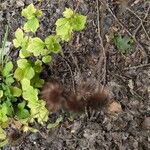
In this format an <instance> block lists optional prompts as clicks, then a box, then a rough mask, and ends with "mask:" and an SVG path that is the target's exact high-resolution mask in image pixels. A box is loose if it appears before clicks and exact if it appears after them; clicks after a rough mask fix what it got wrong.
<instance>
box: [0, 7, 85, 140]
mask: <svg viewBox="0 0 150 150" xmlns="http://www.w3.org/2000/svg"><path fill="white" fill-rule="evenodd" d="M42 14H43V13H42V11H41V10H39V9H37V8H35V7H34V5H33V4H30V5H29V6H27V7H26V8H25V9H23V10H22V12H21V15H22V16H23V17H24V18H25V19H26V22H25V24H24V25H23V27H20V28H18V29H17V30H16V32H15V38H14V40H13V44H14V47H15V48H16V49H18V51H19V57H18V59H17V61H16V65H15V66H17V67H16V68H14V66H13V63H12V62H11V61H7V62H5V65H4V67H1V66H0V82H1V83H2V84H0V137H3V139H5V138H6V135H5V134H4V130H3V129H4V127H6V126H8V124H9V123H8V122H9V119H10V118H15V119H16V120H17V121H19V122H20V123H21V124H23V127H22V129H23V130H24V131H28V130H32V131H35V130H33V129H32V128H31V127H29V126H28V124H29V123H33V122H36V121H38V123H40V124H43V123H44V122H46V121H47V120H48V110H47V109H46V107H45V101H43V100H41V99H40V98H39V91H40V88H41V87H42V85H43V83H44V80H43V79H42V78H41V77H40V74H41V72H42V70H43V64H46V63H50V62H51V61H52V58H53V55H54V54H57V53H59V52H60V51H61V49H62V47H61V44H60V43H61V41H62V42H64V41H69V40H70V39H71V37H72V34H73V31H81V30H83V29H84V28H85V23H86V16H83V15H80V14H78V13H76V12H74V11H73V10H71V9H70V8H66V10H65V11H64V13H63V18H60V19H58V20H57V21H56V34H53V35H49V36H47V37H45V38H44V39H40V38H39V37H37V36H35V34H34V33H35V32H36V31H37V30H38V28H39V26H40V21H39V18H40V17H41V16H42ZM61 120H62V119H61V118H60V120H58V121H57V122H56V124H54V126H57V125H58V124H59V122H61ZM49 128H50V125H49ZM0 140H1V139H0Z"/></svg>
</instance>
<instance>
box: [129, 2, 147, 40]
mask: <svg viewBox="0 0 150 150" xmlns="http://www.w3.org/2000/svg"><path fill="white" fill-rule="evenodd" d="M126 9H127V10H128V11H130V12H131V13H132V14H133V15H135V16H136V17H137V18H138V19H139V20H140V22H141V23H140V25H139V26H138V28H137V30H136V31H135V33H134V37H135V36H136V33H137V32H138V30H139V29H140V27H141V26H142V28H143V30H144V32H145V34H146V36H147V39H148V40H149V41H150V37H149V35H148V33H147V31H146V29H145V27H144V24H143V20H145V19H146V18H147V16H148V12H149V10H150V5H149V7H148V10H147V13H146V14H145V16H144V19H143V20H142V19H141V18H140V17H139V16H138V15H137V14H136V13H135V12H134V11H132V10H131V9H130V8H128V7H127V8H126Z"/></svg>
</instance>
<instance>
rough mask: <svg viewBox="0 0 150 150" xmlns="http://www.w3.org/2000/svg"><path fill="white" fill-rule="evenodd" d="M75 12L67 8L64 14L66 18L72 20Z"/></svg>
mask: <svg viewBox="0 0 150 150" xmlns="http://www.w3.org/2000/svg"><path fill="white" fill-rule="evenodd" d="M73 14H74V12H73V10H72V9H70V8H65V11H64V12H63V16H64V17H65V18H71V17H72V16H73Z"/></svg>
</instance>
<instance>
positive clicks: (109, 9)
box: [101, 1, 146, 56]
mask: <svg viewBox="0 0 150 150" xmlns="http://www.w3.org/2000/svg"><path fill="white" fill-rule="evenodd" d="M101 3H103V4H104V5H105V6H106V7H107V9H108V11H109V12H110V13H111V15H112V16H113V17H114V19H115V20H116V21H117V22H118V24H119V25H120V26H121V27H122V28H124V29H125V31H126V32H127V33H128V35H129V36H130V37H132V39H133V40H134V41H135V42H136V43H137V45H138V46H139V47H140V48H141V49H142V50H143V51H141V49H140V51H141V52H144V54H145V56H146V52H145V49H144V47H143V46H142V45H141V44H140V43H139V41H138V40H137V39H136V38H135V37H134V36H133V35H132V33H131V32H130V31H129V30H128V29H127V28H126V27H125V26H124V25H123V24H122V23H121V22H120V20H119V19H118V18H117V17H116V15H115V14H114V13H113V11H112V9H111V8H110V7H109V5H108V4H107V3H106V2H104V1H103V2H102V1H101Z"/></svg>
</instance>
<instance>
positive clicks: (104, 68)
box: [96, 0, 106, 88]
mask: <svg viewBox="0 0 150 150" xmlns="http://www.w3.org/2000/svg"><path fill="white" fill-rule="evenodd" d="M96 4H97V24H98V37H99V39H100V45H101V48H102V53H103V56H100V57H99V61H98V63H97V69H98V71H97V72H98V84H100V81H103V85H105V84H106V54H105V48H104V43H103V39H102V36H101V30H100V21H99V19H100V13H99V2H98V0H96ZM102 62H103V63H104V64H103V71H104V73H103V77H102V79H100V71H101V68H102ZM99 86H100V85H99ZM99 86H98V88H100V87H99Z"/></svg>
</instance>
